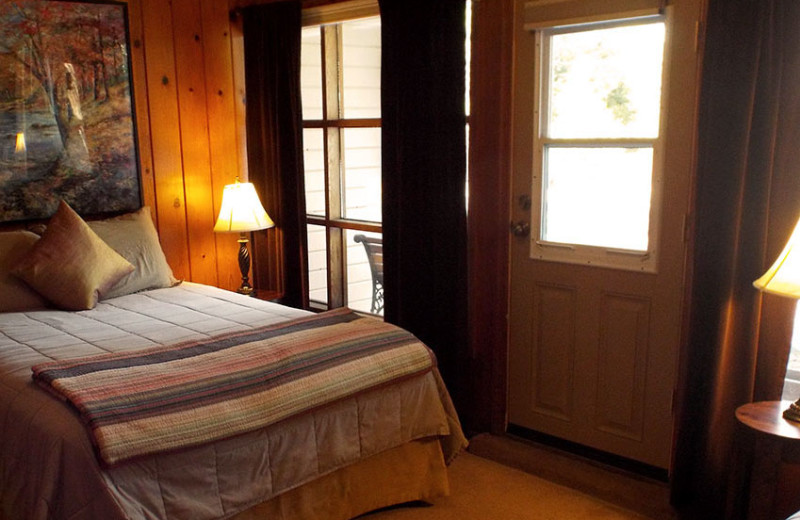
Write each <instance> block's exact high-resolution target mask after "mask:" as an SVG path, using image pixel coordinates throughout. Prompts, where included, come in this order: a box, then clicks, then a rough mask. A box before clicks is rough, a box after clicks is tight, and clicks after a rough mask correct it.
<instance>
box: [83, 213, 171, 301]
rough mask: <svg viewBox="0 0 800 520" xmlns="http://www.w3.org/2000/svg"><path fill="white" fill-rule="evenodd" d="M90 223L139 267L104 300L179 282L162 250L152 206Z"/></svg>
mask: <svg viewBox="0 0 800 520" xmlns="http://www.w3.org/2000/svg"><path fill="white" fill-rule="evenodd" d="M87 224H89V227H90V228H92V231H94V232H95V233H97V236H99V237H100V238H102V239H103V241H104V242H105V243H106V244H108V245H109V246H110V247H111V249H113V250H114V251H116V252H117V253H119V254H120V255H122V257H123V258H125V260H127V261H128V262H130V263H131V264H133V266H134V267H135V268H136V270H135V271H133V272H132V273H130V274H128V275H126V276H125V277H123V278H122V279H121V280H120V281H119V282H117V284H116V285H114V287H112V288H111V289H110V290H109V291H108V293H106V294H102V295H101V296H100V297H101V299H103V300H105V299H107V298H115V297H117V296H124V295H126V294H131V293H135V292H139V291H144V290H146V289H157V288H161V287H171V286H173V285H175V284H176V283H178V280H176V279H175V277H174V276H173V275H172V269H170V267H169V264H168V263H167V258H166V256H164V251H163V250H162V249H161V244H160V243H159V241H158V233H157V232H156V228H155V226H154V225H153V219H152V218H151V217H150V208H149V207H147V206H145V207H143V208H141V209H140V210H138V211H135V212H133V213H128V214H126V215H121V216H119V217H114V218H110V219H105V220H94V221H89V222H87Z"/></svg>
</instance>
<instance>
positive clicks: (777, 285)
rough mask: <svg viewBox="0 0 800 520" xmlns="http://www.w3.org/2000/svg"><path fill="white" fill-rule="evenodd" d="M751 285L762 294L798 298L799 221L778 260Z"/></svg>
mask: <svg viewBox="0 0 800 520" xmlns="http://www.w3.org/2000/svg"><path fill="white" fill-rule="evenodd" d="M753 285H754V286H755V287H756V288H758V289H760V290H762V291H764V292H768V293H772V294H777V295H779V296H787V297H789V298H800V221H798V222H797V224H796V225H795V227H794V231H793V232H792V236H791V238H789V242H788V243H787V244H786V247H784V248H783V251H782V252H781V254H780V256H778V259H777V260H775V263H774V264H772V267H770V268H769V270H768V271H767V272H766V273H764V275H763V276H762V277H761V278H759V279H758V280H756V281H755V282H753Z"/></svg>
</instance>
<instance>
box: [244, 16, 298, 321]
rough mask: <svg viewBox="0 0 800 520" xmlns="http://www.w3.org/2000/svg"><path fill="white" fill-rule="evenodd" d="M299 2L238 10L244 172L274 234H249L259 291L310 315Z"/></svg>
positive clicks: (255, 280)
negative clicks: (241, 37)
mask: <svg viewBox="0 0 800 520" xmlns="http://www.w3.org/2000/svg"><path fill="white" fill-rule="evenodd" d="M300 8H301V6H300V2H299V1H291V2H279V3H270V4H264V5H255V6H251V7H246V8H244V9H242V10H241V14H242V31H243V33H244V62H245V88H246V91H247V94H246V96H247V97H246V104H245V105H246V127H247V164H248V175H249V180H250V182H252V183H253V184H254V185H255V187H256V190H257V191H258V194H259V196H260V197H261V201H262V204H263V205H264V208H265V209H266V210H267V213H269V215H270V216H271V217H272V219H273V220H274V221H275V226H276V227H275V228H273V229H269V230H267V231H266V232H257V233H254V240H253V247H252V249H253V252H252V256H253V278H254V282H255V287H256V289H257V290H259V289H260V290H264V291H274V292H277V293H278V294H280V295H281V297H280V301H281V303H284V304H286V305H290V306H293V307H300V308H306V307H308V246H307V243H306V220H305V218H306V216H305V215H306V206H305V188H304V175H303V116H302V106H301V102H300V31H301V17H300V13H301V9H300Z"/></svg>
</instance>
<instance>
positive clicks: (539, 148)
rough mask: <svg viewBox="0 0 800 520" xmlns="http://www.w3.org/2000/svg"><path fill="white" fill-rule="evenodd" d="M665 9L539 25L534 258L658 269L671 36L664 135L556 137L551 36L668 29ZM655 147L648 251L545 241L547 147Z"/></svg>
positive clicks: (664, 62)
mask: <svg viewBox="0 0 800 520" xmlns="http://www.w3.org/2000/svg"><path fill="white" fill-rule="evenodd" d="M666 18H667V17H666V16H665V15H664V14H653V15H647V16H631V17H626V18H619V19H614V20H602V21H597V22H590V23H580V24H574V25H564V26H554V27H537V28H536V30H535V38H536V56H537V62H536V66H535V71H534V79H535V82H534V91H533V96H534V114H533V126H534V134H533V135H534V142H533V175H532V178H533V182H532V186H531V193H532V197H531V198H532V202H533V204H532V205H531V206H532V207H531V244H530V257H531V258H534V259H538V260H544V261H553V262H561V263H569V264H581V265H593V266H599V267H608V268H613V269H620V270H630V271H643V272H651V273H655V272H657V267H658V264H657V260H658V254H657V253H658V249H659V228H660V217H661V201H662V198H663V197H662V186H663V162H664V161H663V149H664V139H663V136H664V135H665V132H664V125H665V121H666V119H667V118H666V109H667V107H666V100H667V92H666V88H665V85H667V84H668V77H667V71H668V67H667V55H666V51H667V44H666V37H665V44H664V51H663V52H664V54H663V57H662V66H661V86H662V88H661V99H660V108H659V128H658V134H657V135H656V136H655V137H654V138H552V137H549V136H548V135H547V121H548V118H549V110H550V104H549V95H550V86H551V83H550V77H549V74H550V68H551V67H550V65H551V53H550V41H551V38H552V36H555V35H559V34H568V33H576V32H581V31H589V30H597V29H607V28H614V27H625V26H633V25H644V24H649V23H663V24H664V25H665V31H666V30H668V28H669V24H668V20H667V19H666ZM548 147H549V148H570V147H574V148H577V147H583V148H651V149H652V150H653V169H652V171H651V193H650V215H649V223H648V247H647V249H646V250H643V251H642V250H632V249H620V248H613V247H604V246H593V245H583V244H572V243H562V242H552V241H547V240H545V239H544V238H543V237H544V228H545V222H543V220H542V218H543V214H544V210H545V203H546V202H545V191H544V187H545V186H544V179H545V177H546V170H545V168H546V164H545V162H546V157H547V154H546V150H547V148H548Z"/></svg>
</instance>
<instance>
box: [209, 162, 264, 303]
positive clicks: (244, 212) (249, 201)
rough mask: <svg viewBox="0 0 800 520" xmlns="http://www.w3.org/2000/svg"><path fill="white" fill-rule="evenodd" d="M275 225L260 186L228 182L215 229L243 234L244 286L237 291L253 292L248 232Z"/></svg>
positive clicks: (241, 263) (241, 236) (249, 293)
mask: <svg viewBox="0 0 800 520" xmlns="http://www.w3.org/2000/svg"><path fill="white" fill-rule="evenodd" d="M274 225H275V223H274V222H272V219H271V218H269V215H267V212H266V211H265V210H264V206H262V205H261V201H260V200H259V199H258V194H257V193H256V188H255V186H253V184H252V183H250V182H239V178H238V177H237V178H236V183H235V184H228V185H227V186H225V189H224V190H223V192H222V207H221V208H220V210H219V217H217V223H216V224H215V225H214V231H215V232H217V233H239V270H240V271H241V272H242V285H241V287H239V288H238V289H237V290H236V292H238V293H241V294H247V295H252V293H253V286H252V285H250V279H249V278H248V274H249V273H250V252H249V251H248V250H247V242H248V239H247V233H248V232H250V231H257V230H259V229H267V228H271V227H273V226H274Z"/></svg>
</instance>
